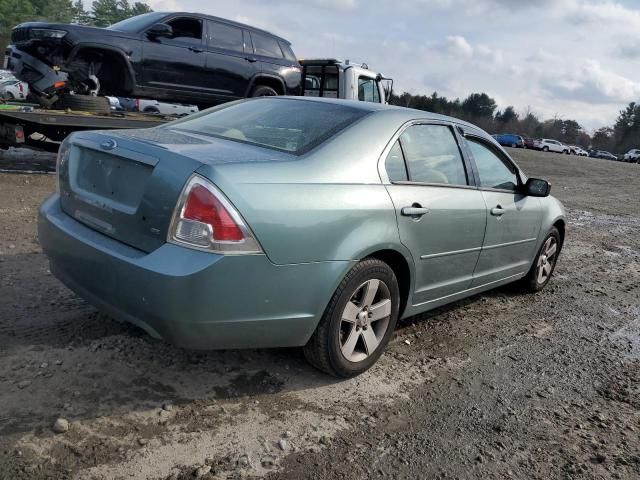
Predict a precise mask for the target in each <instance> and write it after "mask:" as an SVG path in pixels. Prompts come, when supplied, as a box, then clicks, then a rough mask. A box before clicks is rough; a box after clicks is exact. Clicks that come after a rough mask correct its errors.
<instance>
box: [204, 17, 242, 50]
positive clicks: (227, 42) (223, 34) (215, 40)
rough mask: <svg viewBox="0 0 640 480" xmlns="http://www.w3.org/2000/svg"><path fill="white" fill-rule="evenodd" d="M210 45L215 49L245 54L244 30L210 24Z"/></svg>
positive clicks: (220, 24) (215, 23)
mask: <svg viewBox="0 0 640 480" xmlns="http://www.w3.org/2000/svg"><path fill="white" fill-rule="evenodd" d="M209 45H210V46H212V47H214V48H222V49H224V50H232V51H234V52H244V38H243V36H242V29H240V28H237V27H234V26H231V25H226V24H224V23H219V22H209Z"/></svg>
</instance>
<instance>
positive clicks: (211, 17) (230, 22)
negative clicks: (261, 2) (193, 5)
mask: <svg viewBox="0 0 640 480" xmlns="http://www.w3.org/2000/svg"><path fill="white" fill-rule="evenodd" d="M158 13H163V14H166V15H190V16H194V17H198V18H206V19H208V20H213V21H215V22H221V23H226V24H228V25H233V26H235V27H239V28H244V29H246V30H251V31H253V32H259V33H264V34H265V35H269V36H270V37H275V38H277V39H278V40H281V41H283V42H285V43H286V44H287V45H291V42H290V41H289V40H287V39H286V38H282V37H280V36H278V35H275V34H273V33H271V32H269V31H267V30H263V29H261V28H258V27H253V26H251V25H247V24H246V23H240V22H236V21H235V20H229V19H227V18H222V17H216V16H214V15H206V14H204V13H196V12H158Z"/></svg>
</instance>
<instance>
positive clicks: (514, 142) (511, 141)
mask: <svg viewBox="0 0 640 480" xmlns="http://www.w3.org/2000/svg"><path fill="white" fill-rule="evenodd" d="M493 138H495V139H496V141H497V142H498V143H499V144H500V145H502V146H505V147H512V148H524V138H522V137H521V136H520V135H514V134H513V133H501V134H499V135H493Z"/></svg>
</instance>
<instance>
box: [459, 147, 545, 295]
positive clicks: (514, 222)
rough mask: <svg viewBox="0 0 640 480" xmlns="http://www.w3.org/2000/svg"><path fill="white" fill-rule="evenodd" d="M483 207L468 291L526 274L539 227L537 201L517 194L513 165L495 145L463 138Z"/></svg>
mask: <svg viewBox="0 0 640 480" xmlns="http://www.w3.org/2000/svg"><path fill="white" fill-rule="evenodd" d="M466 142H467V146H468V147H469V150H470V152H471V154H472V156H473V162H474V165H475V167H476V169H477V172H478V181H479V183H480V185H479V186H480V189H481V194H482V197H483V200H484V203H485V204H486V207H487V229H486V234H485V237H484V242H483V245H482V253H480V258H479V259H478V265H477V267H476V269H475V272H474V275H473V284H472V287H477V286H480V285H486V284H491V283H493V282H498V281H500V280H503V279H506V278H509V277H514V276H516V275H519V274H522V273H526V272H527V271H528V269H529V267H530V265H531V261H532V259H533V256H534V253H535V252H534V250H535V246H536V241H537V237H538V234H539V232H540V224H541V219H542V209H541V203H540V199H539V198H536V197H527V196H526V195H523V194H522V193H520V192H521V183H522V182H521V179H520V178H519V174H518V171H517V168H516V167H515V165H514V164H513V163H512V162H511V160H510V159H509V158H508V157H507V156H506V155H505V154H504V153H502V152H501V151H500V150H499V149H498V148H496V147H495V145H492V144H491V143H490V142H489V141H486V140H485V139H484V138H482V137H479V136H478V137H475V136H473V135H467V137H466Z"/></svg>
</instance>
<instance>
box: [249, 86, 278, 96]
mask: <svg viewBox="0 0 640 480" xmlns="http://www.w3.org/2000/svg"><path fill="white" fill-rule="evenodd" d="M276 95H278V92H276V91H275V90H274V89H273V88H271V87H268V86H266V85H257V86H255V87H254V88H253V90H251V96H252V97H275V96H276Z"/></svg>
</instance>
